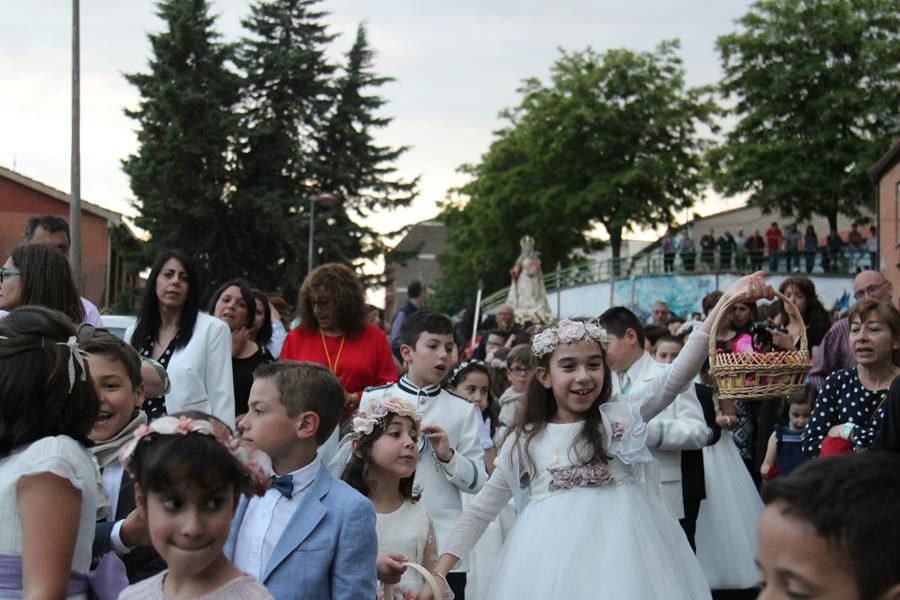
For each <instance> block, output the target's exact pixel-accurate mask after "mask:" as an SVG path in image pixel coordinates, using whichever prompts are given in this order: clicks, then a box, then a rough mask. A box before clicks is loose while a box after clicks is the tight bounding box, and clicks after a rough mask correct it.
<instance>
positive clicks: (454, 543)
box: [444, 459, 512, 558]
mask: <svg viewBox="0 0 900 600" xmlns="http://www.w3.org/2000/svg"><path fill="white" fill-rule="evenodd" d="M500 463H502V466H501V464H500ZM510 468H511V467H510V465H509V461H508V460H500V459H498V460H497V468H496V469H495V470H494V474H493V475H491V478H490V479H488V480H487V483H485V484H484V487H483V488H481V491H480V492H478V495H476V496H475V498H474V499H473V500H472V503H471V504H470V505H469V508H468V509H466V511H465V512H464V513H463V514H462V516H460V518H459V520H458V521H457V522H456V526H455V527H454V528H453V532H452V533H451V534H450V537H449V538H448V539H447V542H446V545H445V548H444V552H446V553H447V554H452V555H453V556H455V557H457V558H462V557H464V556H468V554H469V552H470V551H471V550H472V548H473V547H475V544H476V543H477V542H478V539H479V538H480V537H481V534H483V533H484V530H485V529H486V528H487V526H488V525H489V524H490V523H491V521H493V520H494V518H495V517H496V516H497V515H498V514H500V511H501V510H503V507H504V506H506V504H507V502H509V499H510V498H511V497H512V491H511V490H510V489H509V484H508V483H507V479H506V476H505V475H506V470H508V469H510Z"/></svg>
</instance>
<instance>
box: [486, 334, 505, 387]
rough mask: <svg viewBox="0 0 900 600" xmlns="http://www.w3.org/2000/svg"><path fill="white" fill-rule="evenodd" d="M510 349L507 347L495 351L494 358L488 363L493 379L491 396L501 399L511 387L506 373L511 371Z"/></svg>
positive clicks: (490, 375)
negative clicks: (508, 370)
mask: <svg viewBox="0 0 900 600" xmlns="http://www.w3.org/2000/svg"><path fill="white" fill-rule="evenodd" d="M509 352H510V350H509V348H507V347H506V346H503V347H500V348H497V349H496V350H494V356H493V357H491V360H489V361H488V362H487V363H485V364H486V365H487V368H488V373H489V377H490V378H491V395H493V397H494V398H499V397H500V396H502V395H503V392H505V391H506V388H508V387H509V386H510V383H509V378H508V377H507V376H506V371H507V369H509Z"/></svg>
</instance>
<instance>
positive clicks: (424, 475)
mask: <svg viewBox="0 0 900 600" xmlns="http://www.w3.org/2000/svg"><path fill="white" fill-rule="evenodd" d="M452 352H453V324H452V322H451V321H450V319H449V318H448V317H447V316H446V315H443V314H441V313H438V312H435V311H433V310H430V309H427V308H420V309H419V310H417V311H416V312H414V313H412V314H411V315H409V316H407V317H406V320H405V321H404V322H403V327H402V328H401V330H400V354H401V355H402V356H403V360H404V361H405V362H406V364H407V365H408V366H409V371H408V372H407V373H406V375H404V376H403V377H401V378H400V381H398V382H396V383H392V384H389V385H385V386H381V387H374V388H369V389H367V390H366V391H365V392H363V395H362V398H361V399H360V407H363V406H365V405H366V403H367V402H368V401H369V400H370V399H372V398H375V397H379V396H382V395H385V394H390V395H393V396H399V397H401V398H404V399H406V400H409V401H410V402H412V403H413V404H415V405H416V408H417V410H418V412H420V413H421V414H422V432H423V433H424V434H425V435H423V436H422V441H421V442H420V450H421V451H420V453H419V465H418V467H417V468H416V478H415V485H416V486H418V487H419V488H421V490H422V499H421V502H422V504H423V505H424V506H425V508H426V509H427V510H428V514H429V515H430V516H431V519H432V521H433V522H434V527H435V530H436V533H437V538H438V539H437V541H438V549H439V550H440V549H441V548H442V547H443V546H442V544H443V543H444V542H445V541H446V540H447V537H448V536H449V535H450V532H451V531H452V530H453V527H454V525H456V520H457V519H458V518H459V516H460V515H461V514H462V502H461V500H460V497H459V493H460V492H463V493H466V494H475V493H477V492H478V490H480V489H481V486H483V485H484V482H485V481H487V471H486V470H485V466H484V451H483V450H482V448H481V444H480V442H479V431H480V428H481V415H480V414H479V413H478V410H477V409H476V408H475V406H474V405H473V404H471V403H469V401H468V400H466V399H465V398H463V397H462V396H457V395H456V394H454V393H453V392H449V391H447V390H444V389H441V385H440V384H441V381H442V380H443V379H444V377H446V375H447V373H448V372H449V371H450V368H451V367H453V363H452V361H453V359H452V358H451V356H452ZM344 443H346V441H345V442H344ZM341 454H343V453H341ZM341 454H339V455H338V456H341ZM344 456H345V458H346V454H344ZM338 460H340V459H338ZM340 466H341V467H342V466H343V465H340ZM334 471H335V468H334V467H332V472H334ZM466 571H468V560H461V561H460V563H459V565H458V566H457V570H456V571H454V572H451V573H450V574H449V575H448V576H447V582H448V583H449V584H450V587H451V589H452V590H453V593H454V594H455V595H456V598H458V599H459V598H463V597H464V596H463V595H464V593H465V588H466Z"/></svg>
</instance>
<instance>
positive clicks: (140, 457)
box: [119, 411, 272, 600]
mask: <svg viewBox="0 0 900 600" xmlns="http://www.w3.org/2000/svg"><path fill="white" fill-rule="evenodd" d="M119 460H121V461H122V463H123V464H124V465H125V468H126V469H127V470H128V473H129V475H131V477H132V479H134V482H135V486H134V502H135V504H136V505H137V510H138V511H139V512H140V514H141V516H142V517H143V518H144V520H145V521H146V523H147V530H148V532H149V535H150V541H151V542H152V543H153V548H154V549H156V551H157V552H158V553H159V555H160V556H161V557H162V558H163V560H165V561H166V565H167V566H168V569H166V570H165V571H162V572H161V573H158V574H157V575H154V576H153V577H151V578H149V579H144V580H143V581H140V582H138V583H136V584H134V585H131V586H129V587H127V588H126V589H125V590H124V591H123V592H122V594H121V595H120V596H119V600H138V599H140V600H166V599H168V598H194V599H196V600H271V598H272V594H271V593H269V591H268V590H267V589H266V588H265V587H264V586H263V585H262V584H260V583H259V582H257V581H256V579H255V578H254V577H253V576H251V575H247V574H245V573H242V572H241V571H240V570H239V569H238V568H237V567H235V566H234V565H233V564H231V562H229V560H228V558H226V556H225V553H224V552H223V551H222V549H223V548H224V547H225V542H226V541H227V540H228V532H229V529H230V527H231V521H232V518H233V517H234V509H235V507H237V503H238V500H239V499H240V496H241V494H242V493H254V492H260V491H262V489H261V484H262V483H263V482H266V483H268V477H265V475H264V474H263V472H262V469H260V468H257V467H256V463H254V461H251V460H249V458H248V453H247V451H246V450H245V449H244V448H243V447H242V446H241V444H240V442H239V441H238V440H237V439H236V438H235V437H233V436H232V434H231V430H230V429H229V428H228V427H227V426H226V425H225V424H224V423H222V422H221V421H219V420H218V419H217V418H216V417H213V416H211V415H208V414H206V413H202V412H198V411H188V412H182V413H176V414H173V415H169V416H165V417H160V418H159V419H156V420H155V421H152V422H151V423H150V424H149V425H142V426H140V427H138V428H137V429H136V430H135V432H134V437H133V439H132V440H131V441H130V442H128V443H127V444H126V445H125V446H123V447H122V449H121V450H120V451H119Z"/></svg>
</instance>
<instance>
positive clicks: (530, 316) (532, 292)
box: [506, 235, 553, 323]
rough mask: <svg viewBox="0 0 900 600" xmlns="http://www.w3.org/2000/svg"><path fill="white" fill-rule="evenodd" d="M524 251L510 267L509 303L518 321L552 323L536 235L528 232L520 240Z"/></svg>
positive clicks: (507, 299)
mask: <svg viewBox="0 0 900 600" xmlns="http://www.w3.org/2000/svg"><path fill="white" fill-rule="evenodd" d="M519 245H520V246H521V247H522V253H521V254H519V258H517V259H516V264H514V265H513V267H512V268H511V269H510V270H509V274H510V278H511V282H510V287H509V294H508V295H507V297H506V303H507V304H509V305H510V306H512V308H513V310H514V311H515V313H516V321H518V322H519V323H528V322H531V323H549V322H550V321H552V320H553V313H552V312H551V311H550V303H549V302H548V300H547V290H546V289H545V288H544V274H543V273H542V272H541V257H540V253H539V252H537V251H536V250H535V249H534V238H533V237H531V236H530V235H526V236H525V237H523V238H522V239H521V240H520V241H519Z"/></svg>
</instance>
